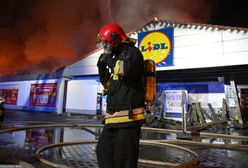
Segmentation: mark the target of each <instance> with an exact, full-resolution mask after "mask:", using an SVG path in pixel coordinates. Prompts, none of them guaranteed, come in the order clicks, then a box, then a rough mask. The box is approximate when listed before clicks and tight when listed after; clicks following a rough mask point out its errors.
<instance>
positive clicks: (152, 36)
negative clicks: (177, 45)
mask: <svg viewBox="0 0 248 168" xmlns="http://www.w3.org/2000/svg"><path fill="white" fill-rule="evenodd" d="M139 49H140V51H141V52H142V54H143V56H144V60H146V59H153V60H154V61H155V63H160V62H162V61H163V60H165V59H166V58H167V57H168V55H169V54H170V50H171V42H170V39H169V38H168V36H167V35H166V34H164V33H162V32H151V33H149V34H147V35H146V36H145V37H144V38H143V39H142V40H141V42H140V44H139Z"/></svg>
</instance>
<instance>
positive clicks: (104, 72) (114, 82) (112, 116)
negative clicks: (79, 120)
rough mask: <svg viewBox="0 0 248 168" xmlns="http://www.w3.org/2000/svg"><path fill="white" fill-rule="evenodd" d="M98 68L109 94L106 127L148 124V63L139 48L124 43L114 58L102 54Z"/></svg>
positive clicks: (112, 55) (114, 53)
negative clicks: (146, 73)
mask: <svg viewBox="0 0 248 168" xmlns="http://www.w3.org/2000/svg"><path fill="white" fill-rule="evenodd" d="M97 66H98V70H99V77H100V81H101V83H102V84H103V86H104V88H105V93H104V94H106V95H107V109H106V111H107V113H106V115H105V124H108V125H111V126H128V125H133V124H137V123H138V124H141V123H144V121H145V115H144V106H145V105H144V96H145V91H144V85H143V79H142V78H143V74H144V60H143V55H142V54H141V52H140V51H139V49H138V48H137V47H135V46H134V43H132V42H128V43H122V44H121V45H120V46H119V47H118V48H114V49H113V52H112V54H111V55H104V54H102V55H101V56H100V57H99V60H98V63H97Z"/></svg>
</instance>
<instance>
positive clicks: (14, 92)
mask: <svg viewBox="0 0 248 168" xmlns="http://www.w3.org/2000/svg"><path fill="white" fill-rule="evenodd" d="M0 96H2V97H4V98H5V102H4V104H11V105H16V104H17V96H18V89H0Z"/></svg>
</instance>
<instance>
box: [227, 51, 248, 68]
mask: <svg viewBox="0 0 248 168" xmlns="http://www.w3.org/2000/svg"><path fill="white" fill-rule="evenodd" d="M224 57H225V59H224V63H223V64H224V65H242V64H248V51H246V52H237V53H235V52H234V53H226V54H225V55H224Z"/></svg>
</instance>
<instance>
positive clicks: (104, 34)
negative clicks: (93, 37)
mask: <svg viewBox="0 0 248 168" xmlns="http://www.w3.org/2000/svg"><path fill="white" fill-rule="evenodd" d="M127 39H128V37H127V35H126V33H125V32H124V30H123V29H122V28H121V26H120V25H118V24H116V23H109V24H107V25H105V26H103V27H102V28H101V29H100V31H99V33H98V35H97V43H99V42H102V41H105V42H109V43H111V45H112V46H113V47H114V46H115V45H116V43H117V42H118V41H126V40H127Z"/></svg>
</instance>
